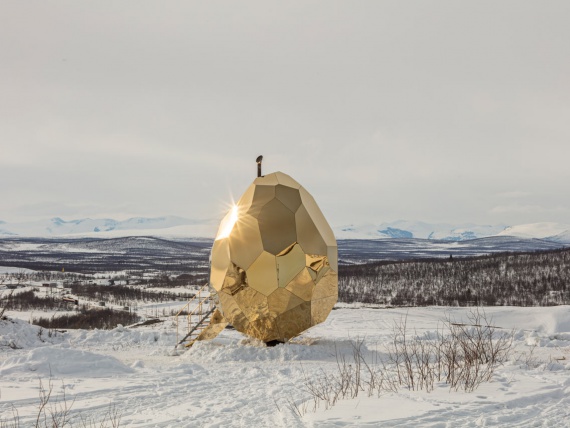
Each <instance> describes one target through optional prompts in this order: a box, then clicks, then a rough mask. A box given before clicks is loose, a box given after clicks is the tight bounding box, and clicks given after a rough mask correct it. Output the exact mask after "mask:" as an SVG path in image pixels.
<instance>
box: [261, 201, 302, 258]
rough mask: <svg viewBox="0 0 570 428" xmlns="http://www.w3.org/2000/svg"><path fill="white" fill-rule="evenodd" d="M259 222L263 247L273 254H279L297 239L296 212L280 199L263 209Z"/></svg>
mask: <svg viewBox="0 0 570 428" xmlns="http://www.w3.org/2000/svg"><path fill="white" fill-rule="evenodd" d="M258 222H259V230H260V232H261V239H262V241H263V248H264V249H265V251H267V252H269V253H271V254H275V255H277V254H279V253H280V252H281V251H283V250H284V249H285V248H287V247H288V246H289V245H291V244H292V243H294V242H296V241H297V231H296V230H295V214H293V213H292V212H291V210H289V209H288V208H287V207H286V206H285V205H283V203H282V202H281V201H279V200H278V199H273V200H272V201H271V202H269V203H267V204H266V205H265V206H264V207H263V208H262V209H261V211H260V213H259V216H258Z"/></svg>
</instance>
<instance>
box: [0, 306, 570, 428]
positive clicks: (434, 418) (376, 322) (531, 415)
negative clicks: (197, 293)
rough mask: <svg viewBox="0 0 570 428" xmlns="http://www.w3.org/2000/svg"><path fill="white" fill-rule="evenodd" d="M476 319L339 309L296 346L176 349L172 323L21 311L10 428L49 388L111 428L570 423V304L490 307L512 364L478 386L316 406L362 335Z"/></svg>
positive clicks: (229, 343) (14, 316)
mask: <svg viewBox="0 0 570 428" xmlns="http://www.w3.org/2000/svg"><path fill="white" fill-rule="evenodd" d="M469 314H470V311H469V309H467V308H445V307H427V308H391V309H386V308H370V307H363V306H347V305H338V307H337V308H335V310H333V311H332V313H331V314H330V316H329V318H328V319H327V321H326V322H325V323H323V324H321V325H318V326H316V327H314V328H312V329H310V330H309V331H307V332H305V333H304V334H302V335H301V336H299V337H297V338H295V339H294V340H292V341H291V342H290V343H287V344H283V345H278V346H275V347H266V346H265V344H263V343H260V342H257V341H254V340H251V339H248V338H246V337H244V336H243V335H241V334H240V333H238V332H236V331H234V330H230V329H226V330H224V331H223V332H222V333H221V334H220V335H219V336H218V337H217V338H216V339H215V340H212V341H210V342H201V343H197V344H195V345H194V346H193V347H192V348H190V349H188V350H184V351H175V342H176V332H175V327H174V324H173V321H172V319H168V320H165V321H164V322H162V323H160V324H154V325H152V326H145V327H138V328H126V327H122V326H119V327H117V328H115V329H113V330H109V331H102V330H75V331H67V332H65V333H58V332H49V331H46V330H45V329H44V330H42V329H40V328H39V327H37V326H33V325H30V324H29V323H28V322H27V321H26V320H27V319H29V316H30V314H18V313H16V312H8V313H7V314H6V315H7V316H8V318H7V319H5V320H0V426H7V427H11V426H20V427H28V426H35V423H36V419H37V417H38V414H40V413H41V412H40V410H39V406H40V403H41V396H42V389H43V397H44V399H45V397H46V394H47V393H48V392H49V390H50V388H51V396H50V397H49V400H47V403H46V404H45V407H44V410H46V409H47V411H45V412H44V413H43V415H44V416H45V415H47V416H50V415H51V416H53V414H55V415H56V416H57V415H59V416H61V414H62V413H65V414H66V418H67V420H68V421H69V426H100V425H95V424H96V423H100V422H101V421H102V419H103V418H106V422H104V425H103V426H121V427H377V426H390V427H394V426H398V427H409V426H421V427H424V426H425V427H473V426H501V427H527V426H528V427H536V426H540V427H565V426H570V308H569V307H568V306H558V307H540V308H536V307H534V308H518V307H517V308H515V307H497V308H485V314H486V317H487V322H489V323H490V324H492V325H493V326H496V327H498V328H500V329H501V330H504V331H508V332H509V334H512V338H513V342H512V348H511V350H510V352H509V358H508V360H507V361H505V362H504V364H502V365H501V366H500V367H499V368H498V369H497V370H496V371H495V372H494V374H493V376H492V378H491V379H490V381H489V382H484V383H481V384H480V385H479V386H478V388H476V389H475V390H474V391H472V392H466V391H464V390H461V389H459V390H455V389H453V388H450V387H449V385H447V384H446V383H445V382H435V384H434V388H433V390H432V391H430V392H427V391H426V390H419V391H418V390H411V389H407V388H404V387H400V388H398V389H397V390H393V391H384V392H383V393H382V394H380V395H379V396H378V394H372V395H371V396H369V394H367V393H365V392H364V391H361V392H360V394H358V396H356V397H355V398H346V399H340V400H338V401H337V402H336V403H335V405H333V406H327V405H325V403H324V402H320V403H319V404H318V405H317V406H316V407H315V405H314V403H315V401H314V397H312V396H311V394H310V393H309V392H308V390H307V382H308V380H311V379H319V376H322V375H323V374H327V373H329V374H334V373H335V372H338V370H339V361H342V358H344V356H350V355H351V353H352V352H353V349H354V343H358V342H359V341H361V342H362V345H361V346H362V352H363V353H364V354H367V355H373V354H374V355H376V356H382V355H384V352H385V349H386V345H389V343H390V341H391V340H393V331H394V325H395V324H396V325H398V324H399V325H401V322H402V320H405V322H406V327H407V329H409V331H410V332H412V333H413V335H418V336H424V335H428V336H429V335H430V334H432V335H433V334H435V333H436V332H437V331H438V329H440V327H441V324H442V321H443V320H445V319H451V320H454V321H457V322H465V323H468V322H469V319H468V317H469ZM18 317H20V319H18ZM347 358H348V357H347ZM346 361H349V362H350V360H346ZM58 412H59V413H58ZM16 423H19V425H16ZM2 424H4V425H2ZM113 424H115V425H113ZM40 426H44V425H41V424H40ZM47 426H51V425H49V420H48V425H47Z"/></svg>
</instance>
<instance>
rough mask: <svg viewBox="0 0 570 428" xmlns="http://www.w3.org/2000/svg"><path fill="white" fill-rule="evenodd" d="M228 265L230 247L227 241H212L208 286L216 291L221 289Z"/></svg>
mask: <svg viewBox="0 0 570 428" xmlns="http://www.w3.org/2000/svg"><path fill="white" fill-rule="evenodd" d="M229 264H230V246H229V243H228V239H227V238H225V239H219V240H216V241H214V245H213V246H212V256H211V263H210V285H211V286H212V287H214V289H215V290H217V291H220V290H221V289H222V286H223V284H224V278H225V276H226V273H227V270H228V266H229Z"/></svg>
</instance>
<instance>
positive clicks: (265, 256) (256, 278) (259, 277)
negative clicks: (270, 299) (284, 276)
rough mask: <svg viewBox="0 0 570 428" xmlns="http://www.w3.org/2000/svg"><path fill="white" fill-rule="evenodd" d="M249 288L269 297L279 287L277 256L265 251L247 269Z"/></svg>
mask: <svg viewBox="0 0 570 428" xmlns="http://www.w3.org/2000/svg"><path fill="white" fill-rule="evenodd" d="M246 274H247V282H248V284H249V286H250V287H251V288H253V289H255V290H257V291H259V292H260V293H262V294H263V295H265V296H269V295H270V294H271V293H272V292H273V291H275V290H277V288H278V287H279V282H278V280H277V262H276V261H275V256H274V255H273V254H269V253H268V252H267V251H263V252H262V253H261V254H260V255H259V257H258V258H257V259H256V260H255V261H254V262H253V263H252V265H251V266H250V267H249V269H247V271H246Z"/></svg>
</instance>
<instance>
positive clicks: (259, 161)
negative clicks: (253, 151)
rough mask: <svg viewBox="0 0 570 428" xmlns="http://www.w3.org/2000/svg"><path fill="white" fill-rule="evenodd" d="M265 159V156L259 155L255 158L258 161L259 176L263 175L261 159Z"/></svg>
mask: <svg viewBox="0 0 570 428" xmlns="http://www.w3.org/2000/svg"><path fill="white" fill-rule="evenodd" d="M262 160H263V156H261V155H259V156H258V157H257V159H256V160H255V161H256V162H257V176H258V177H261V161H262Z"/></svg>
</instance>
